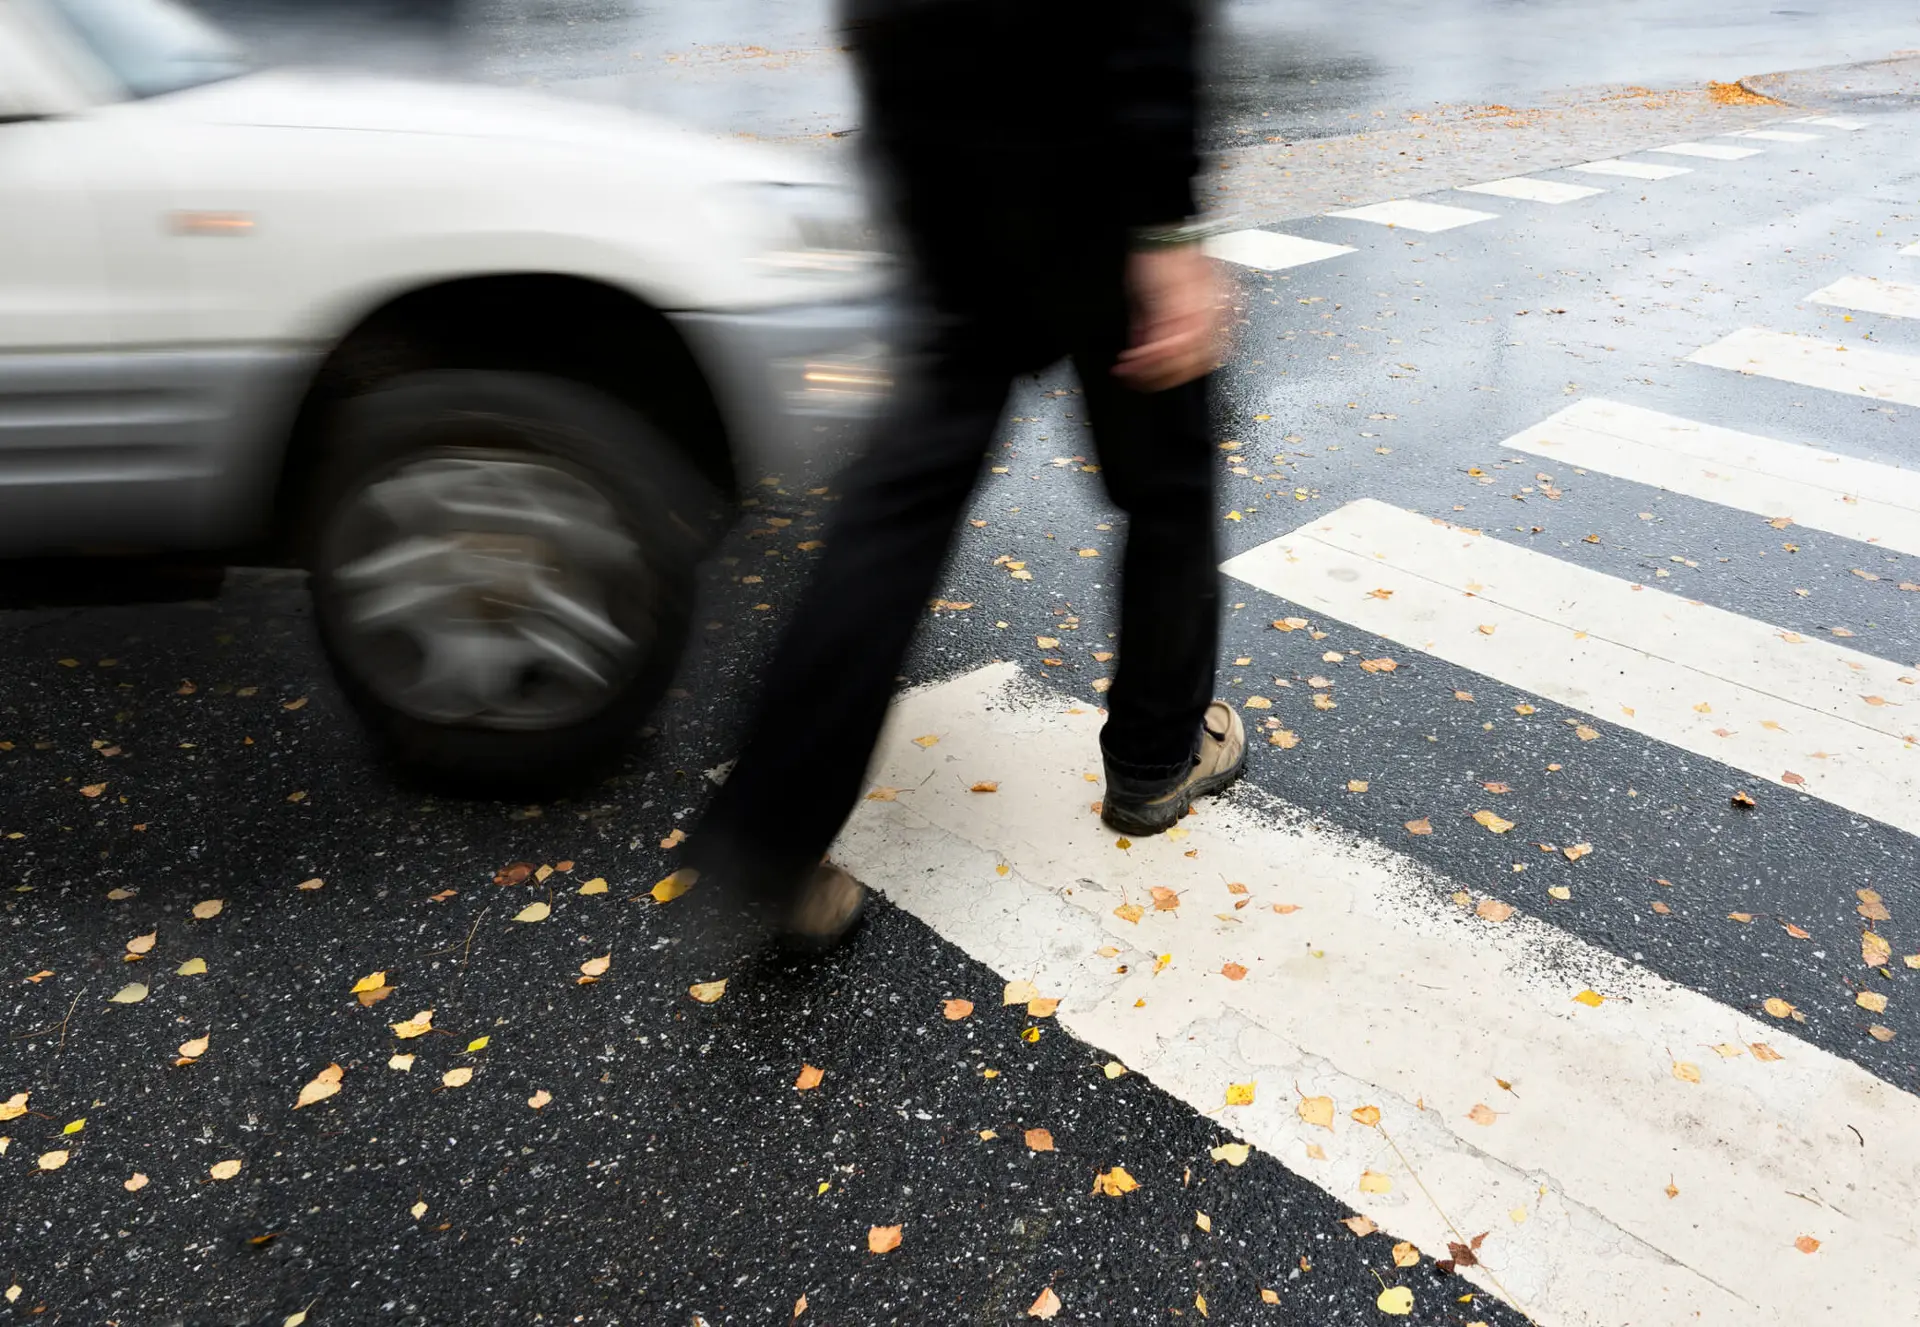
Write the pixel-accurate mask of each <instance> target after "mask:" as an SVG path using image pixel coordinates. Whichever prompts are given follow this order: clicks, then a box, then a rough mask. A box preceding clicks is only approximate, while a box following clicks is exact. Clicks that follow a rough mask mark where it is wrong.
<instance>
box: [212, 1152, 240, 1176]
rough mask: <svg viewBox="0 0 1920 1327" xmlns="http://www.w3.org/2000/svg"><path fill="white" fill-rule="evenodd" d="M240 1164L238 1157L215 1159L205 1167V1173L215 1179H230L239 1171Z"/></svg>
mask: <svg viewBox="0 0 1920 1327" xmlns="http://www.w3.org/2000/svg"><path fill="white" fill-rule="evenodd" d="M240 1164H241V1163H240V1158H238V1157H233V1158H231V1159H230V1160H227V1161H216V1162H214V1163H213V1164H212V1165H211V1166H208V1167H207V1174H209V1175H211V1176H213V1178H215V1179H217V1180H230V1179H232V1178H233V1177H234V1176H235V1175H238V1174H239V1173H240Z"/></svg>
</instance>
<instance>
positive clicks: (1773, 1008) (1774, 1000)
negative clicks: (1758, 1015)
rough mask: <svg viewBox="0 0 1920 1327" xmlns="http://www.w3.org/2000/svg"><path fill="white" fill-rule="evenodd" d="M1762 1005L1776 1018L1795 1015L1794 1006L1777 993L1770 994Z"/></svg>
mask: <svg viewBox="0 0 1920 1327" xmlns="http://www.w3.org/2000/svg"><path fill="white" fill-rule="evenodd" d="M1760 1007H1761V1008H1762V1009H1765V1010H1766V1011H1767V1012H1768V1013H1769V1014H1772V1015H1773V1016H1774V1017H1775V1018H1790V1017H1792V1016H1793V1006H1792V1005H1790V1004H1788V1003H1787V1002H1786V1001H1785V1000H1782V999H1781V998H1780V997H1779V996H1777V995H1773V996H1768V997H1767V999H1766V1001H1765V1002H1764V1003H1763V1004H1762V1005H1761V1006H1760Z"/></svg>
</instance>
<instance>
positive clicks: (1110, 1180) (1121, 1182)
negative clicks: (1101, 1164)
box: [1093, 1166, 1140, 1198]
mask: <svg viewBox="0 0 1920 1327" xmlns="http://www.w3.org/2000/svg"><path fill="white" fill-rule="evenodd" d="M1139 1187H1140V1181H1138V1180H1136V1179H1135V1178H1134V1177H1133V1176H1131V1175H1129V1174H1127V1172H1126V1168H1125V1167H1123V1166H1115V1167H1114V1168H1113V1169H1112V1170H1108V1171H1102V1172H1101V1173H1100V1174H1098V1175H1096V1176H1094V1177H1093V1191H1094V1192H1095V1193H1104V1194H1105V1195H1106V1196H1107V1197H1109V1198H1118V1197H1120V1196H1121V1195H1122V1194H1128V1193H1132V1192H1133V1191H1134V1190H1135V1189H1137V1188H1139Z"/></svg>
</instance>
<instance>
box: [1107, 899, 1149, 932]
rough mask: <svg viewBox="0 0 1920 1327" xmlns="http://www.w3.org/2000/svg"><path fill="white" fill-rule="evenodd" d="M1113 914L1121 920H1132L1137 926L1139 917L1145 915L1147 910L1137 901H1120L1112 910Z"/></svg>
mask: <svg viewBox="0 0 1920 1327" xmlns="http://www.w3.org/2000/svg"><path fill="white" fill-rule="evenodd" d="M1113 915H1114V916H1116V917H1118V918H1119V919H1120V920H1121V921H1123V922H1132V923H1133V924H1134V925H1136V926H1138V925H1139V924H1140V919H1141V918H1142V917H1144V916H1146V915H1147V910H1146V909H1145V908H1143V907H1141V906H1140V905H1139V904H1138V903H1122V904H1121V905H1120V906H1119V907H1117V908H1115V909H1114V910H1113Z"/></svg>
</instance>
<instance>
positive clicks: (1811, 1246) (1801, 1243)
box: [1793, 1235, 1820, 1253]
mask: <svg viewBox="0 0 1920 1327" xmlns="http://www.w3.org/2000/svg"><path fill="white" fill-rule="evenodd" d="M1793 1247H1794V1248H1796V1249H1798V1250H1800V1252H1802V1253H1812V1252H1813V1251H1814V1250H1816V1249H1818V1248H1819V1247H1820V1241H1819V1240H1817V1239H1815V1238H1814V1237H1813V1236H1811V1235H1802V1236H1800V1237H1799V1238H1798V1239H1796V1240H1794V1242H1793Z"/></svg>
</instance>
